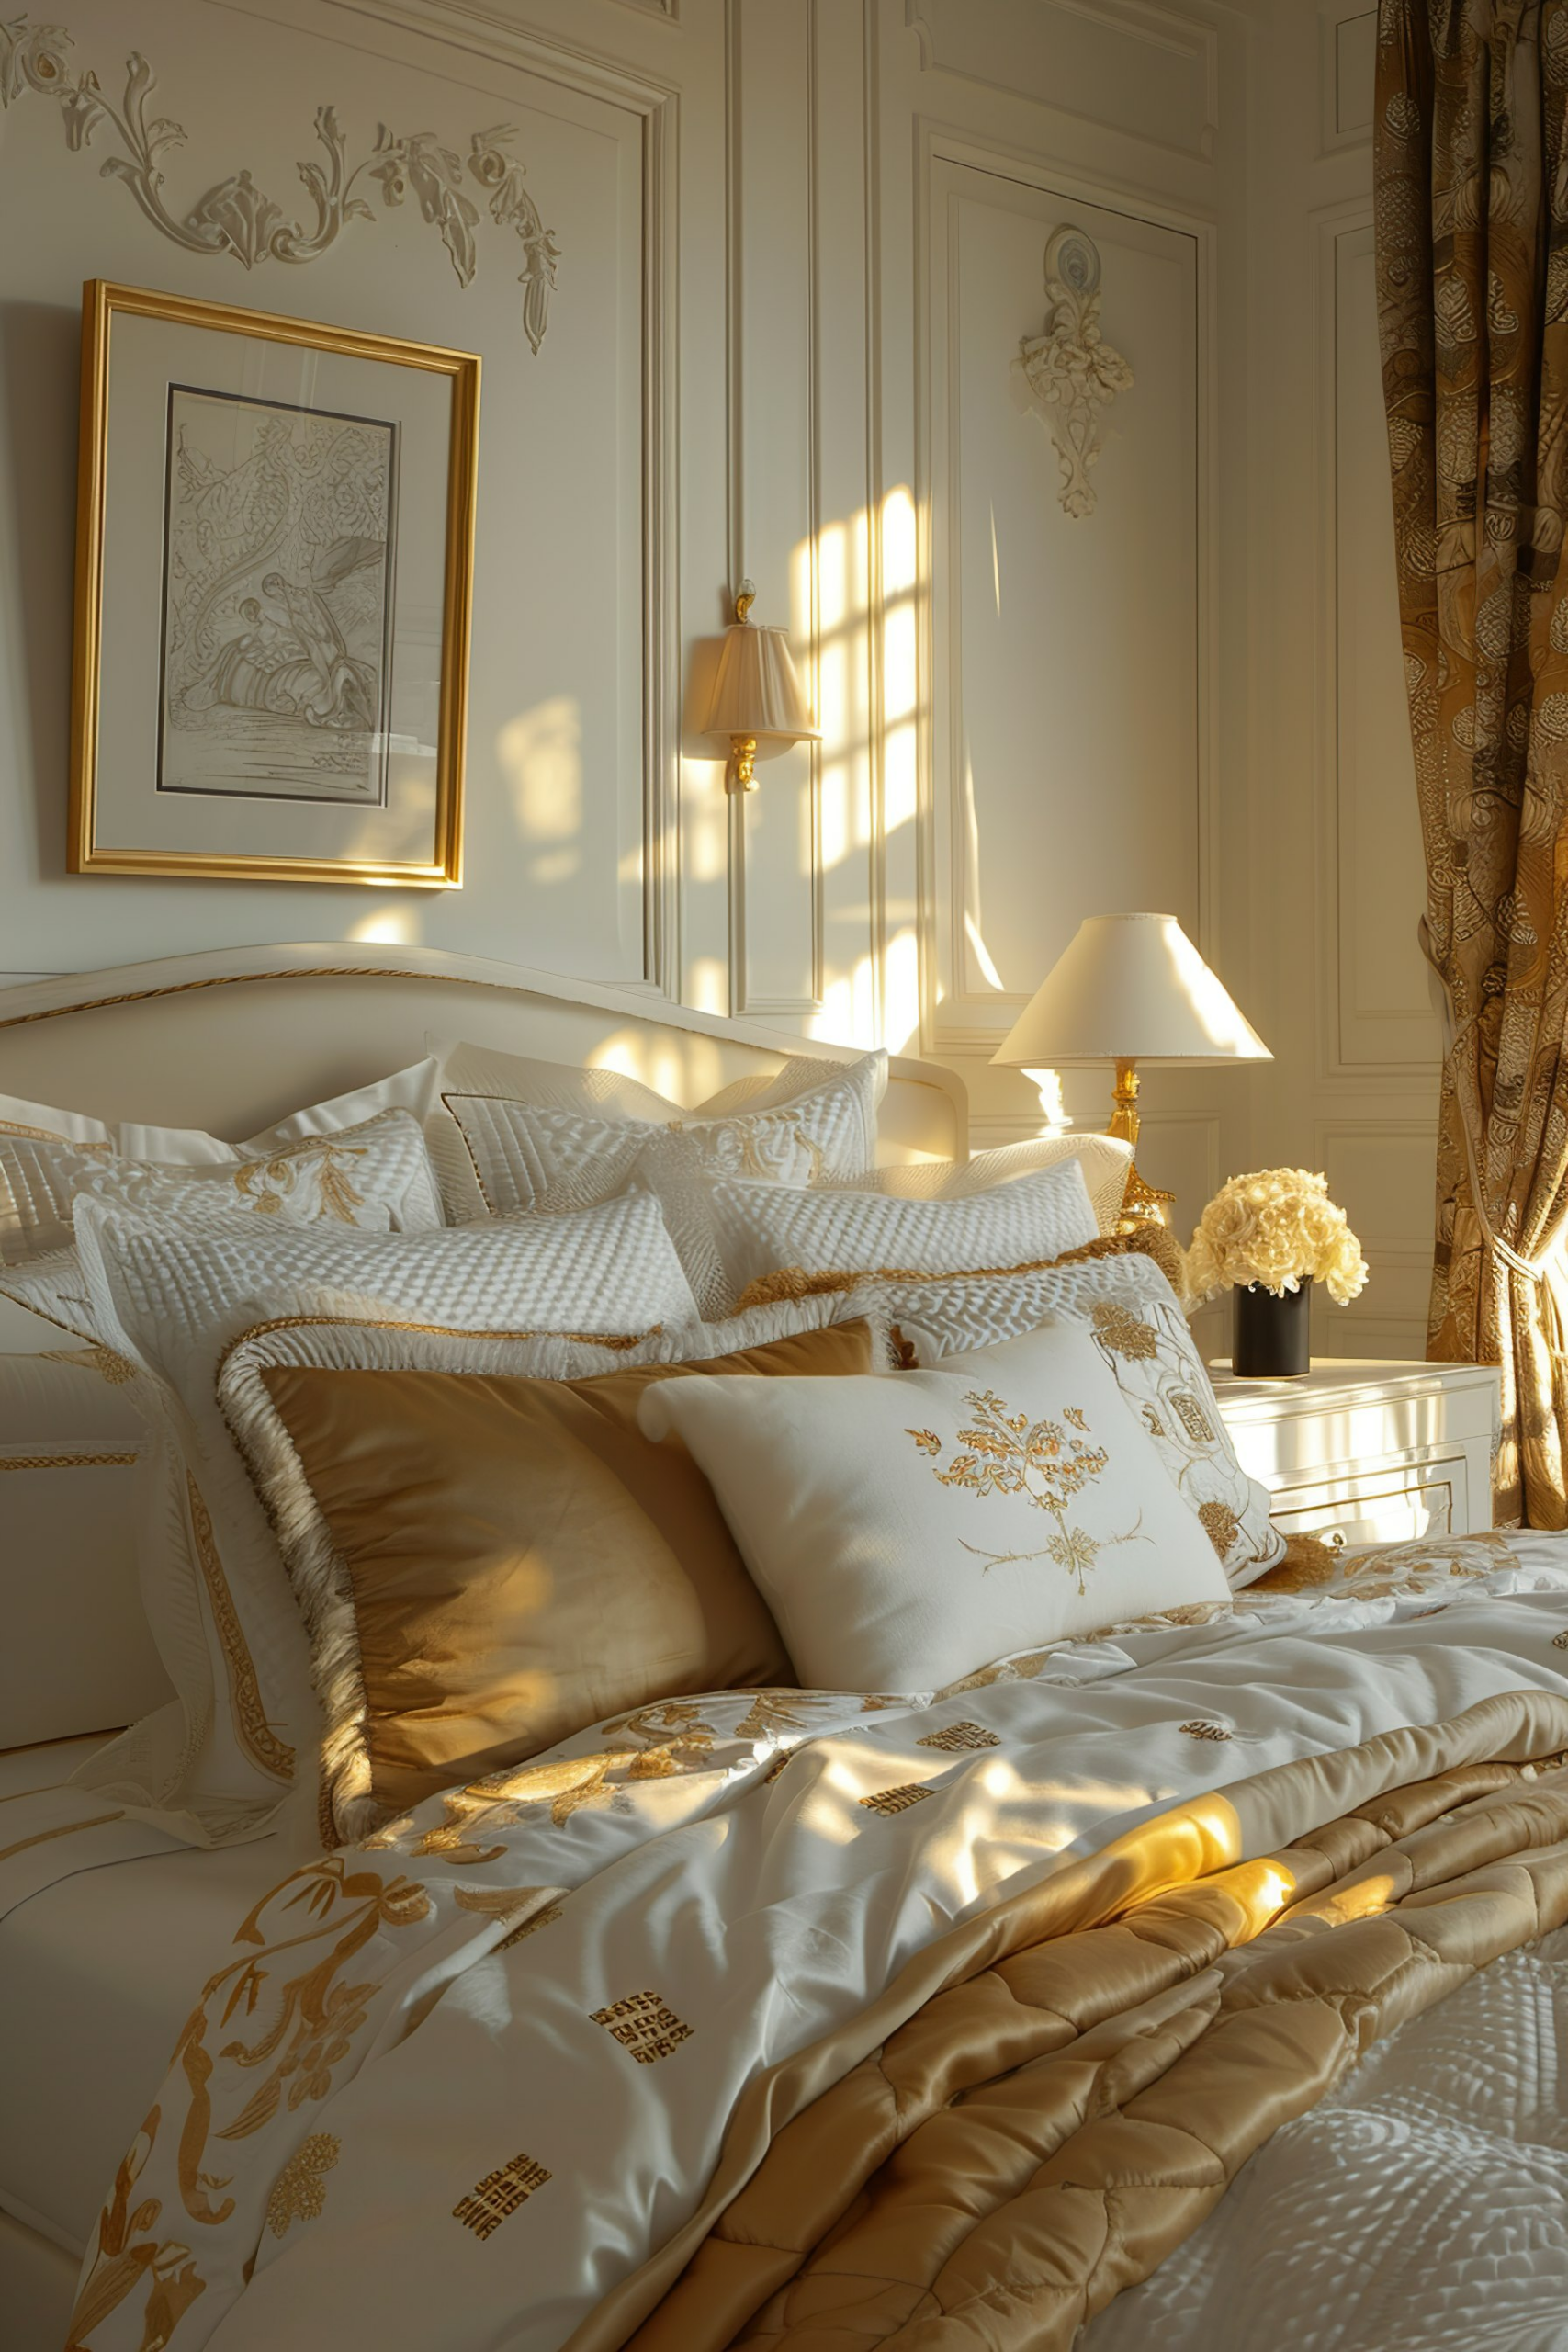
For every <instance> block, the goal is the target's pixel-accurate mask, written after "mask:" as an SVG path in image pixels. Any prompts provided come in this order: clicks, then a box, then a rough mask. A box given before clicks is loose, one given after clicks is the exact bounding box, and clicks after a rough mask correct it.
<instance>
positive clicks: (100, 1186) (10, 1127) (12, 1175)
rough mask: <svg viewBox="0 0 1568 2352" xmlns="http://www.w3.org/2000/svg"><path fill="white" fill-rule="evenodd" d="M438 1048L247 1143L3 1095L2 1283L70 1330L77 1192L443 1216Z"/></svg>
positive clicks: (419, 1224)
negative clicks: (436, 1142)
mask: <svg viewBox="0 0 1568 2352" xmlns="http://www.w3.org/2000/svg"><path fill="white" fill-rule="evenodd" d="M435 1072H436V1064H435V1063H434V1060H429V1061H424V1062H417V1063H415V1064H414V1065H413V1066H412V1068H411V1069H406V1070H399V1071H396V1072H395V1073H394V1074H393V1076H392V1077H390V1078H388V1079H383V1080H379V1081H378V1083H377V1084H376V1085H374V1086H367V1087H360V1088H359V1089H357V1090H356V1091H355V1092H354V1093H352V1094H343V1095H339V1096H337V1097H336V1098H335V1099H334V1100H333V1101H332V1102H329V1103H313V1104H311V1105H310V1108H309V1109H307V1110H303V1111H297V1112H295V1113H294V1114H292V1115H291V1116H290V1117H289V1118H287V1119H283V1120H280V1121H279V1122H278V1123H277V1125H276V1126H273V1127H268V1128H265V1129H264V1130H263V1132H262V1133H261V1134H260V1135H255V1136H250V1137H248V1138H247V1140H246V1141H245V1142H243V1143H238V1144H231V1143H224V1142H221V1141H220V1139H219V1138H218V1137H217V1136H211V1135H209V1134H207V1133H206V1132H205V1131H203V1130H200V1129H197V1128H191V1127H152V1126H144V1125H132V1124H124V1125H120V1126H119V1127H118V1128H110V1127H108V1126H107V1125H105V1124H104V1123H103V1122H102V1121H101V1120H97V1119H89V1118H86V1117H85V1116H83V1115H82V1114H78V1113H75V1112H70V1111H54V1110H51V1109H50V1108H49V1107H48V1105H47V1104H43V1103H22V1102H19V1101H17V1099H16V1098H15V1097H13V1096H0V1295H5V1296H6V1297H8V1298H11V1299H14V1300H15V1301H16V1302H17V1305H18V1306H26V1307H28V1308H29V1309H30V1310H31V1311H32V1312H33V1313H34V1314H36V1315H40V1316H42V1317H44V1318H45V1320H46V1321H48V1322H51V1323H58V1324H59V1325H61V1327H62V1329H65V1330H67V1331H70V1332H72V1333H73V1334H74V1335H76V1336H77V1337H80V1338H85V1339H87V1340H96V1338H97V1337H98V1334H97V1332H96V1329H95V1328H94V1326H93V1323H92V1319H91V1317H90V1316H89V1315H88V1313H87V1311H86V1309H85V1305H84V1301H83V1285H82V1281H81V1277H80V1272H79V1270H78V1267H77V1264H76V1258H75V1250H74V1245H73V1233H72V1212H73V1203H74V1201H75V1199H76V1197H77V1195H78V1194H79V1193H84V1192H90V1193H96V1195H97V1196H98V1197H99V1198H100V1199H108V1200H120V1201H125V1202H128V1203H132V1204H140V1205H142V1206H144V1207H147V1208H149V1209H151V1210H153V1211H155V1212H157V1213H159V1214H165V1215H175V1214H180V1215H190V1216H201V1215H204V1214H206V1213H208V1212H209V1210H213V1209H216V1210H218V1211H220V1213H221V1212H225V1211H227V1210H230V1209H235V1208H239V1209H246V1208H254V1209H259V1210H260V1211H262V1212H263V1213H264V1214H270V1215H275V1216H282V1217H283V1218H284V1219H286V1220H287V1221H290V1222H303V1223H309V1222H311V1221H313V1220H315V1219H316V1218H325V1219H328V1220H331V1221H334V1222H337V1223H340V1224H347V1225H356V1226H360V1227H364V1228H365V1229H367V1230H368V1231H371V1232H383V1233H384V1232H386V1231H387V1230H388V1229H389V1228H391V1229H394V1230H397V1231H400V1232H405V1231H406V1232H418V1231H421V1230H424V1229H426V1228H429V1227H434V1226H439V1225H441V1224H442V1223H443V1222H444V1219H445V1211H444V1209H443V1206H442V1202H441V1194H440V1192H439V1189H438V1187H437V1185H436V1182H435V1176H434V1170H433V1169H432V1167H431V1164H430V1157H429V1154H428V1152H427V1150H426V1148H425V1145H424V1140H423V1128H424V1123H425V1118H426V1116H427V1114H428V1110H429V1104H430V1100H431V1096H432V1094H433V1091H434V1082H435Z"/></svg>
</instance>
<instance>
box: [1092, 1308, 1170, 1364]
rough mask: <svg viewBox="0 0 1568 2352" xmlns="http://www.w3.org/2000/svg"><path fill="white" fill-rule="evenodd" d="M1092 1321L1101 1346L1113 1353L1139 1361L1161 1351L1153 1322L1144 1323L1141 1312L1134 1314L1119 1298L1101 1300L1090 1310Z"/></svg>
mask: <svg viewBox="0 0 1568 2352" xmlns="http://www.w3.org/2000/svg"><path fill="white" fill-rule="evenodd" d="M1089 1321H1090V1322H1091V1324H1092V1325H1093V1326H1094V1336H1095V1338H1096V1339H1097V1340H1099V1341H1100V1346H1101V1347H1102V1348H1105V1349H1107V1350H1108V1351H1109V1352H1110V1353H1111V1355H1113V1356H1126V1357H1128V1358H1130V1359H1132V1360H1133V1361H1134V1362H1136V1361H1137V1360H1139V1359H1140V1358H1144V1357H1151V1356H1155V1355H1157V1354H1158V1352H1159V1340H1158V1336H1157V1334H1156V1331H1155V1329H1154V1326H1153V1324H1152V1323H1145V1320H1144V1318H1143V1317H1142V1316H1141V1315H1134V1312H1133V1310H1132V1308H1131V1307H1130V1306H1122V1304H1121V1302H1120V1300H1118V1299H1110V1298H1104V1299H1100V1300H1098V1301H1097V1302H1096V1304H1095V1305H1094V1306H1092V1307H1091V1308H1090V1310H1089Z"/></svg>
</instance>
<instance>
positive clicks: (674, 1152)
mask: <svg viewBox="0 0 1568 2352" xmlns="http://www.w3.org/2000/svg"><path fill="white" fill-rule="evenodd" d="M440 1091H441V1105H442V1108H443V1109H444V1111H445V1113H446V1118H447V1119H448V1120H449V1121H450V1122H451V1123H452V1124H453V1125H455V1127H456V1130H457V1135H458V1136H459V1137H460V1139H461V1144H462V1151H461V1154H460V1156H457V1155H454V1154H453V1153H452V1152H451V1151H450V1148H449V1146H448V1145H447V1144H445V1143H444V1142H443V1141H442V1139H441V1138H442V1125H443V1122H442V1120H441V1119H440V1118H439V1117H433V1119H432V1120H431V1122H430V1124H429V1126H428V1129H427V1133H428V1136H429V1140H430V1143H431V1148H432V1154H433V1157H434V1159H435V1160H436V1163H437V1166H438V1168H439V1169H440V1170H441V1174H442V1181H443V1183H444V1185H445V1186H446V1193H447V1205H448V1209H449V1212H450V1213H451V1214H452V1215H453V1216H454V1217H465V1216H486V1215H490V1216H502V1215H504V1214H505V1213H506V1212H507V1211H508V1210H511V1209H537V1210H543V1211H549V1210H552V1209H555V1208H559V1207H570V1208H583V1207H586V1206H587V1205H588V1204H590V1202H591V1201H594V1200H604V1199H606V1198H608V1197H609V1195H610V1194H611V1193H615V1192H618V1191H620V1190H621V1189H622V1188H623V1187H624V1186H625V1185H626V1182H628V1180H629V1179H630V1176H631V1173H632V1170H633V1168H634V1167H635V1166H636V1165H637V1162H638V1161H639V1159H643V1157H644V1155H645V1154H649V1152H652V1153H653V1154H654V1155H655V1156H656V1157H655V1159H654V1162H653V1164H654V1165H655V1166H657V1164H658V1161H657V1154H658V1153H659V1151H660V1148H669V1147H671V1145H672V1143H673V1141H674V1139H676V1138H680V1139H682V1144H681V1148H677V1149H671V1151H670V1159H671V1165H672V1166H673V1167H675V1168H676V1169H679V1170H682V1171H683V1170H699V1171H701V1172H702V1173H705V1174H720V1173H728V1174H736V1173H742V1172H744V1173H746V1174H749V1175H753V1176H757V1177H764V1178H766V1179H767V1180H768V1181H769V1182H773V1183H776V1184H815V1183H823V1182H828V1181H829V1180H830V1179H832V1178H834V1177H839V1176H853V1175H857V1174H859V1173H860V1172H861V1171H863V1170H866V1169H869V1168H871V1167H872V1166H873V1165H874V1161H875V1159H876V1112H877V1106H878V1104H879V1103H881V1101H882V1098H883V1095H884V1094H885V1093H886V1091H887V1057H886V1054H882V1053H875V1054H863V1055H862V1056H861V1057H860V1058H859V1060H858V1061H853V1062H848V1063H831V1062H822V1061H819V1060H815V1059H812V1058H811V1057H807V1056H804V1055H797V1056H795V1057H792V1059H790V1060H789V1061H787V1062H786V1063H785V1064H784V1068H783V1069H780V1070H778V1071H777V1072H775V1073H774V1075H773V1077H771V1078H762V1079H761V1080H750V1079H743V1080H739V1081H738V1082H737V1083H736V1084H735V1085H732V1086H729V1087H726V1088H725V1089H724V1090H723V1091H722V1093H720V1094H718V1095H716V1096H714V1097H713V1098H712V1100H711V1101H710V1102H708V1103H700V1104H698V1105H697V1107H696V1108H695V1109H694V1110H684V1109H682V1106H681V1105H680V1104H679V1103H670V1102H666V1101H665V1100H664V1099H663V1098H662V1097H661V1096H660V1095H657V1094H655V1093H654V1092H653V1091H652V1090H651V1088H648V1087H644V1086H641V1085H640V1084H639V1083H638V1081H637V1080H633V1079H626V1078H624V1077H622V1076H621V1075H620V1073H619V1072H617V1071H611V1070H569V1069H557V1068H556V1066H555V1065H554V1064H552V1063H547V1062H546V1063H538V1062H530V1061H525V1060H523V1059H521V1058H519V1057H513V1056H511V1055H502V1054H492V1053H485V1052H483V1051H482V1050H481V1049H479V1048H478V1047H471V1046H459V1047H457V1048H455V1049H454V1051H453V1052H452V1053H451V1054H450V1055H449V1056H448V1057H447V1058H446V1062H445V1063H444V1065H443V1068H442V1075H441V1090H440ZM449 1132H450V1130H448V1133H449Z"/></svg>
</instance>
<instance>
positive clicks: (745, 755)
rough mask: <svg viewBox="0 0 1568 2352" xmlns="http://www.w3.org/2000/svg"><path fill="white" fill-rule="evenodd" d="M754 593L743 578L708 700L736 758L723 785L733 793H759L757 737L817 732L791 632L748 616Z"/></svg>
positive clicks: (710, 728) (711, 727)
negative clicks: (797, 667)
mask: <svg viewBox="0 0 1568 2352" xmlns="http://www.w3.org/2000/svg"><path fill="white" fill-rule="evenodd" d="M756 595H757V591H756V589H755V588H754V587H753V586H752V584H751V582H750V580H743V581H742V582H740V593H739V595H738V596H737V597H736V599H735V618H734V620H733V622H732V623H731V624H730V626H729V628H727V629H726V630H725V632H724V650H723V652H722V653H721V654H720V655H719V657H718V668H717V670H716V673H715V674H714V682H713V692H712V695H710V696H709V700H708V714H707V719H706V722H705V724H706V730H707V732H708V733H709V734H710V735H728V738H729V745H730V751H731V752H732V754H733V757H732V759H731V762H730V766H729V771H728V775H727V776H726V778H725V783H726V786H727V789H728V790H729V791H730V792H755V791H756V789H757V739H758V737H759V736H773V737H774V738H775V739H777V740H779V741H784V742H785V743H798V742H800V741H802V740H803V739H804V738H806V737H808V736H810V737H814V736H816V734H817V733H818V729H816V728H815V727H813V725H812V724H811V712H810V710H809V708H808V707H807V700H806V696H805V695H804V694H803V693H802V692H801V689H800V680H799V679H798V678H797V677H796V675H795V663H794V662H792V661H791V659H790V651H789V631H788V630H787V629H783V628H760V627H759V626H758V625H757V624H756V623H755V622H754V621H752V620H750V619H749V618H748V617H747V616H748V615H749V614H750V610H751V606H752V605H753V604H754V602H755V601H756Z"/></svg>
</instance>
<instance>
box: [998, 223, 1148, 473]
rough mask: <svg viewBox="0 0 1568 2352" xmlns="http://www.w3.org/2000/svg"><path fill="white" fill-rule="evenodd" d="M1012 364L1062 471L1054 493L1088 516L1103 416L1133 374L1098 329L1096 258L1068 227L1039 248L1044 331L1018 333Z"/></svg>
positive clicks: (1080, 234)
mask: <svg viewBox="0 0 1568 2352" xmlns="http://www.w3.org/2000/svg"><path fill="white" fill-rule="evenodd" d="M1013 365H1014V367H1015V368H1018V370H1019V371H1020V373H1021V376H1022V377H1023V379H1024V382H1025V383H1026V384H1027V385H1028V387H1029V397H1030V401H1031V402H1032V406H1033V407H1034V408H1035V409H1036V410H1037V411H1038V412H1039V413H1040V415H1041V416H1042V417H1043V419H1044V421H1045V424H1046V425H1047V426H1048V428H1049V430H1050V434H1051V438H1052V439H1053V441H1055V445H1056V456H1057V458H1058V461H1059V463H1060V465H1061V469H1062V480H1061V485H1060V488H1059V489H1058V491H1057V496H1058V497H1059V498H1060V500H1061V502H1062V504H1063V506H1064V507H1065V509H1066V512H1067V513H1068V514H1069V515H1092V514H1093V512H1094V506H1095V492H1094V485H1093V483H1092V482H1091V481H1090V480H1089V468H1090V467H1091V466H1093V465H1094V464H1096V463H1097V462H1098V460H1099V457H1100V441H1101V435H1102V434H1103V430H1104V424H1105V413H1106V411H1107V409H1108V408H1109V407H1110V405H1111V401H1113V400H1114V399H1115V397H1116V395H1117V393H1118V392H1126V391H1131V390H1132V388H1133V371H1132V369H1131V368H1129V366H1128V365H1127V362H1126V361H1125V360H1124V359H1123V358H1122V354H1121V353H1120V352H1119V351H1115V350H1113V349H1112V348H1111V345H1110V344H1108V343H1107V342H1106V341H1105V339H1104V337H1103V336H1102V335H1101V334H1100V254H1099V250H1098V248H1097V247H1096V245H1095V243H1094V241H1093V239H1092V238H1091V237H1088V236H1086V235H1085V233H1084V232H1083V231H1082V230H1081V229H1075V228H1074V227H1073V226H1072V224H1071V222H1067V223H1066V224H1065V225H1064V226H1063V227H1062V228H1060V229H1058V230H1057V231H1056V232H1055V235H1054V236H1053V237H1052V239H1051V241H1050V243H1048V244H1047V246H1046V248H1045V328H1044V333H1043V334H1031V335H1025V336H1024V338H1023V341H1022V343H1021V345H1020V347H1019V356H1018V357H1017V358H1016V359H1015V360H1014V362H1013Z"/></svg>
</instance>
